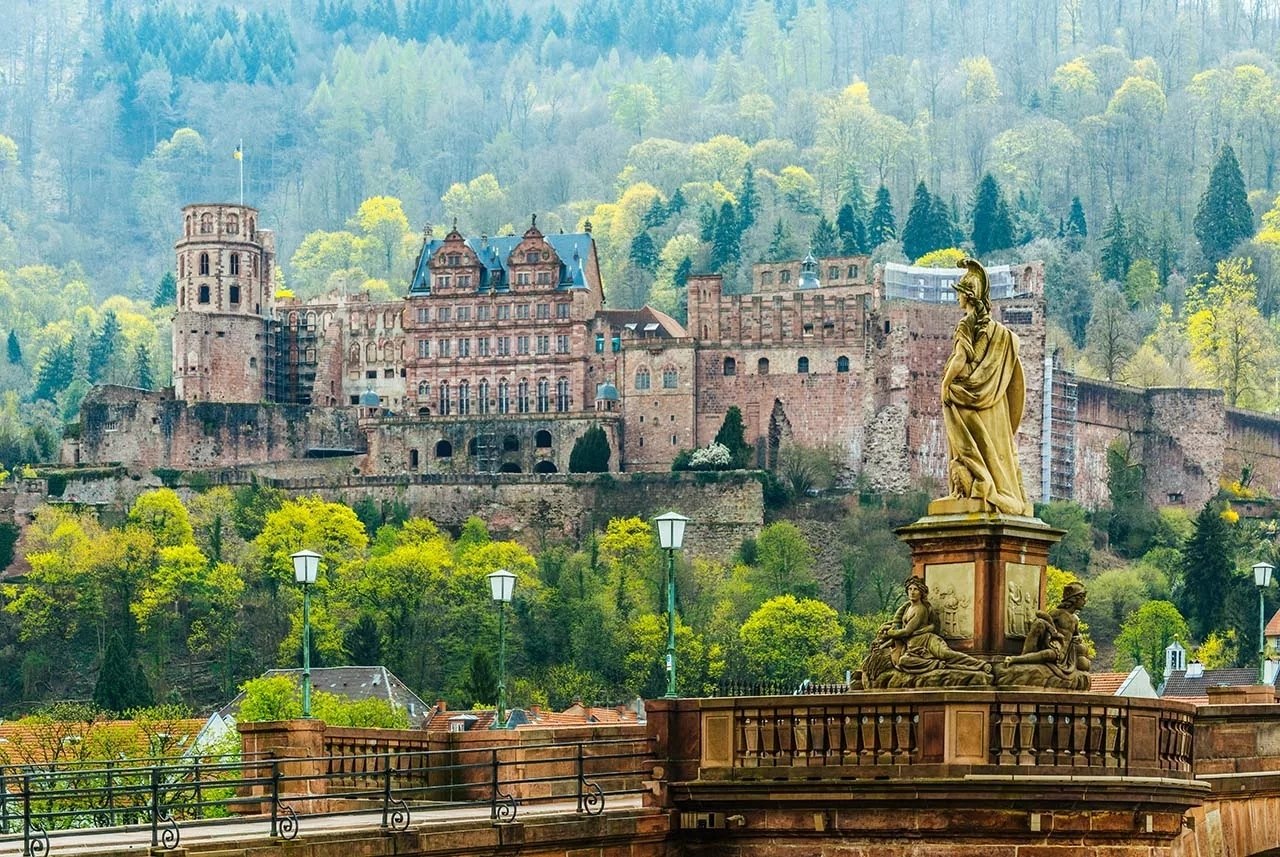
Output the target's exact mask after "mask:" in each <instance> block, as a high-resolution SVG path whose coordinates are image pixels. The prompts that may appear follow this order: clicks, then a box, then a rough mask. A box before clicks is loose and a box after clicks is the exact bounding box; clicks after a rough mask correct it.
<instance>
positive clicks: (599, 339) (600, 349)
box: [596, 333, 604, 354]
mask: <svg viewBox="0 0 1280 857" xmlns="http://www.w3.org/2000/svg"><path fill="white" fill-rule="evenodd" d="M596 354H604V334H603V333H597V334H596Z"/></svg>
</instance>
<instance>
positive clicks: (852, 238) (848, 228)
mask: <svg viewBox="0 0 1280 857" xmlns="http://www.w3.org/2000/svg"><path fill="white" fill-rule="evenodd" d="M836 232H837V233H839V235H840V252H841V254H843V255H845V256H854V255H857V254H859V253H866V252H867V227H866V226H865V225H864V224H863V222H862V220H861V219H860V218H859V217H858V215H857V214H855V213H854V211H853V206H852V205H850V204H848V203H845V204H844V205H842V206H840V211H839V213H838V214H836Z"/></svg>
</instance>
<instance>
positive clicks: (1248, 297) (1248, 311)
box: [1187, 259, 1277, 407]
mask: <svg viewBox="0 0 1280 857" xmlns="http://www.w3.org/2000/svg"><path fill="white" fill-rule="evenodd" d="M1257 282H1258V278H1257V277H1256V276H1254V274H1253V272H1252V271H1251V270H1250V266H1249V261H1248V260H1247V259H1223V260H1222V261H1221V262H1219V263H1218V268H1217V271H1216V273H1215V276H1214V279H1213V281H1212V282H1211V283H1210V284H1209V286H1208V288H1207V289H1204V290H1203V293H1202V294H1193V295H1192V297H1191V299H1189V300H1188V309H1189V310H1190V311H1191V316H1190V318H1188V319H1187V338H1188V339H1189V340H1190V343H1191V360H1192V362H1193V363H1194V364H1195V366H1196V368H1197V369H1199V370H1200V372H1202V373H1203V374H1204V376H1205V377H1207V378H1209V379H1210V380H1211V381H1213V383H1215V384H1217V385H1219V386H1220V387H1222V392H1223V394H1224V395H1225V396H1226V400H1227V404H1228V405H1230V406H1231V407H1238V406H1239V407H1259V406H1260V405H1262V404H1263V403H1264V401H1265V395H1266V394H1265V387H1266V385H1268V384H1269V383H1270V382H1269V380H1268V379H1269V378H1270V371H1271V367H1272V366H1273V365H1274V363H1275V360H1276V352H1277V342H1276V333H1275V330H1274V328H1272V327H1271V326H1270V325H1268V324H1267V322H1266V320H1265V319H1264V318H1263V317H1262V313H1260V312H1259V311H1258V307H1257Z"/></svg>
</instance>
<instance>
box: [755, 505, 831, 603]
mask: <svg viewBox="0 0 1280 857" xmlns="http://www.w3.org/2000/svg"><path fill="white" fill-rule="evenodd" d="M756 566H757V567H758V568H759V570H760V573H761V575H762V576H763V578H764V581H765V587H766V590H767V591H768V592H769V594H770V595H796V596H800V597H805V596H810V595H813V594H815V593H816V591H817V580H816V579H815V578H814V576H813V548H811V547H810V546H809V542H808V540H807V539H805V537H804V533H802V532H800V529H799V528H798V527H797V526H796V525H795V524H793V523H791V522H790V521H777V522H775V523H772V524H770V525H769V526H767V527H765V528H764V529H762V530H761V531H760V535H759V536H757V537H756Z"/></svg>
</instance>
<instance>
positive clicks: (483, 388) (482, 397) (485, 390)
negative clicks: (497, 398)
mask: <svg viewBox="0 0 1280 857" xmlns="http://www.w3.org/2000/svg"><path fill="white" fill-rule="evenodd" d="M478 401H479V403H480V413H482V414H487V413H489V382H488V381H487V380H483V381H481V382H480V394H479V399H478Z"/></svg>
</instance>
